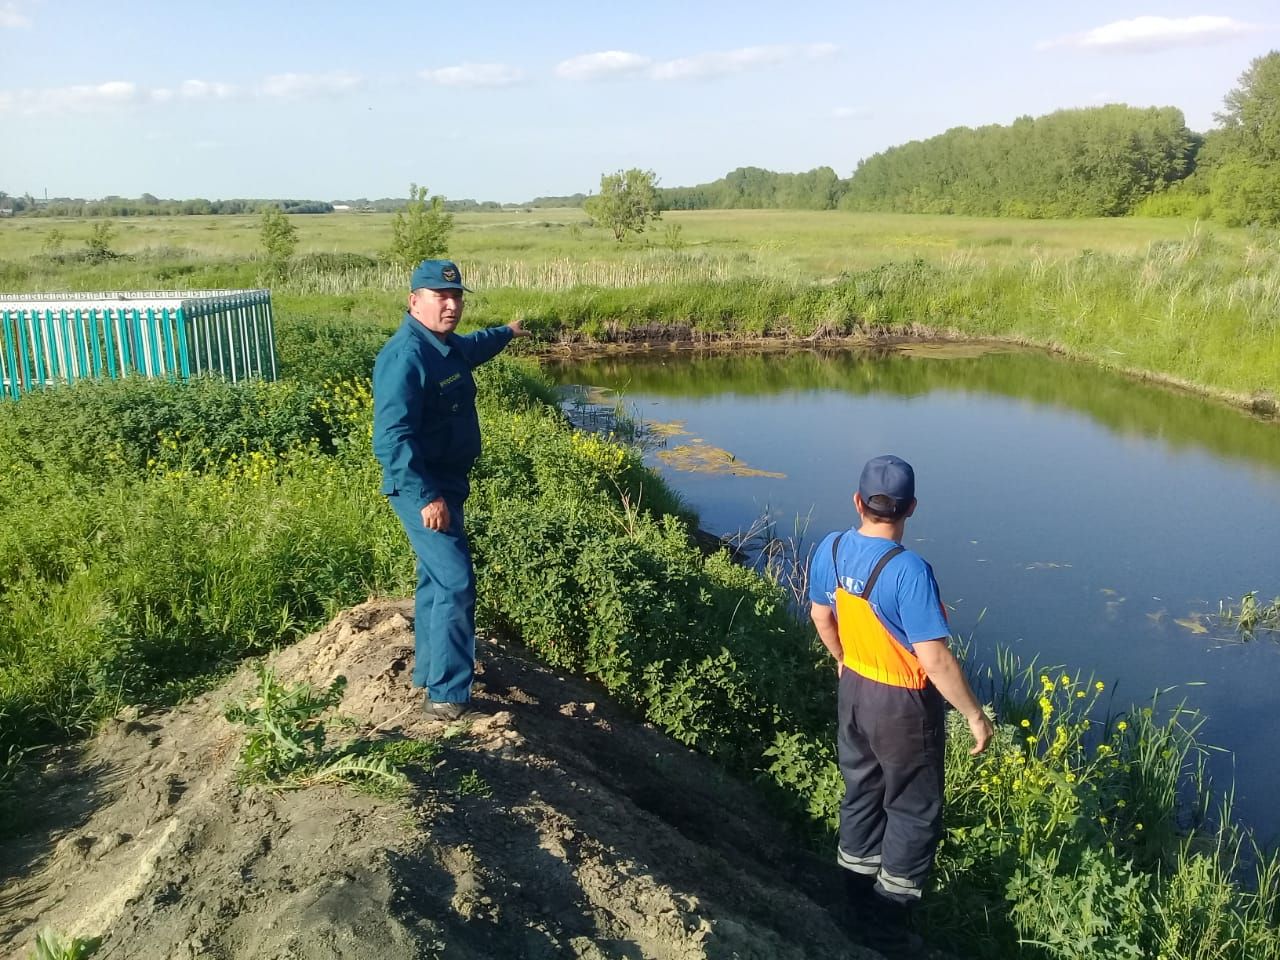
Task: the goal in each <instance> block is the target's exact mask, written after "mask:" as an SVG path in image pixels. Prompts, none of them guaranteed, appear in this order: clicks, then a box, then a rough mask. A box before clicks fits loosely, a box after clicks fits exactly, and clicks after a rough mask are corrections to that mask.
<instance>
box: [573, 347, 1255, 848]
mask: <svg viewBox="0 0 1280 960" xmlns="http://www.w3.org/2000/svg"><path fill="white" fill-rule="evenodd" d="M551 372H552V375H553V376H555V377H556V378H557V379H559V380H560V381H561V382H563V383H576V384H590V385H594V386H598V387H605V388H609V389H612V390H615V391H618V393H619V394H620V395H621V396H622V398H623V402H624V405H625V407H626V409H628V410H631V411H633V412H634V413H635V415H636V416H637V417H638V418H639V419H640V420H641V421H642V422H644V421H650V422H654V423H672V422H676V421H678V422H680V424H681V426H680V429H681V430H682V431H684V433H685V436H680V437H678V438H676V439H675V440H673V441H672V443H681V444H686V445H687V444H689V443H691V442H692V441H693V440H697V441H700V442H701V443H703V444H705V445H706V446H708V447H715V448H719V449H720V450H721V451H725V452H728V453H729V454H731V455H732V456H733V457H734V458H735V459H736V460H737V461H740V462H742V463H745V464H750V466H751V467H752V468H753V469H754V470H757V471H759V472H760V473H765V474H768V473H776V474H782V475H783V476H775V477H770V476H759V475H753V476H734V475H708V474H703V473H697V472H688V471H682V470H677V469H674V468H672V467H671V466H668V465H667V464H664V462H663V461H662V459H661V458H660V457H659V456H658V454H659V453H660V452H661V451H659V450H654V451H651V452H650V455H649V457H650V462H651V463H652V464H653V465H654V466H655V468H657V469H659V470H661V471H662V472H663V473H664V475H665V476H667V477H668V479H669V480H670V481H671V483H672V484H673V486H675V487H676V489H677V490H679V491H680V492H681V494H682V495H683V496H684V497H685V498H686V499H687V500H688V502H689V503H690V505H691V506H692V507H693V508H694V509H696V510H697V511H698V513H699V514H700V516H701V517H702V520H703V522H704V525H706V526H707V527H708V528H709V529H711V530H713V531H716V532H717V533H726V532H733V531H736V530H739V529H743V528H746V527H749V526H751V525H752V524H753V523H754V522H756V521H757V520H758V519H759V518H760V517H761V515H762V514H765V513H767V514H769V515H771V516H772V517H773V518H774V519H775V520H776V521H777V522H778V524H779V526H780V527H781V528H784V529H788V530H789V529H790V528H791V526H792V522H793V518H795V517H797V516H799V517H807V518H808V522H809V527H808V533H807V535H806V539H807V541H808V542H810V543H813V542H816V541H817V540H818V539H820V538H821V536H822V535H823V534H824V533H825V532H826V531H828V530H831V529H836V528H840V527H846V526H848V525H850V524H851V523H852V522H853V521H854V517H853V511H852V505H851V503H850V496H851V493H852V489H853V485H854V482H855V480H856V477H857V472H858V470H859V469H860V468H861V464H862V463H863V462H864V461H865V460H866V459H867V458H868V457H871V456H875V455H877V454H880V453H885V452H893V453H897V454H899V455H901V456H904V457H905V458H906V459H908V460H910V461H911V462H912V463H913V464H914V465H915V467H916V471H917V476H918V494H919V497H920V509H919V510H918V512H917V515H916V517H915V519H913V521H912V522H911V524H910V525H909V527H908V533H907V540H908V546H911V547H914V548H916V549H918V550H919V551H920V552H921V553H923V554H924V555H925V556H927V557H928V558H929V560H930V561H931V562H932V563H933V565H934V567H935V569H936V570H937V572H938V577H939V581H940V583H941V585H942V589H943V592H944V595H945V598H946V599H947V601H948V602H949V603H950V604H951V605H952V606H953V608H954V610H955V617H954V623H955V625H956V628H957V630H958V632H960V633H962V634H965V635H969V634H972V636H973V639H974V648H975V650H976V652H977V654H978V656H980V657H983V656H986V657H989V656H990V655H991V652H992V651H993V649H994V647H995V646H996V645H1004V646H1009V647H1012V648H1014V649H1015V650H1016V651H1018V652H1019V653H1020V654H1021V655H1022V656H1023V657H1024V659H1030V658H1031V657H1033V656H1037V657H1039V658H1040V659H1041V660H1042V661H1044V662H1046V663H1052V664H1068V665H1070V666H1071V667H1072V668H1079V669H1083V670H1085V671H1089V670H1093V671H1095V672H1096V673H1097V675H1098V676H1099V677H1101V678H1103V679H1106V680H1109V681H1110V680H1117V681H1119V684H1120V690H1121V695H1122V696H1125V697H1129V698H1132V699H1145V698H1147V697H1149V696H1150V694H1151V693H1152V692H1153V691H1154V690H1156V689H1163V688H1166V687H1175V688H1180V689H1181V690H1182V691H1183V692H1185V694H1186V696H1187V699H1188V701H1189V702H1191V703H1193V704H1194V705H1196V706H1198V707H1200V708H1202V709H1204V710H1205V711H1206V712H1207V713H1208V714H1209V715H1210V717H1211V721H1210V723H1209V725H1208V727H1207V736H1208V737H1209V739H1210V740H1211V741H1212V742H1214V743H1217V744H1221V745H1223V746H1226V747H1229V748H1231V749H1232V750H1234V751H1236V753H1237V756H1238V764H1239V766H1238V769H1237V770H1236V774H1237V780H1238V785H1239V798H1240V812H1241V813H1242V815H1244V816H1245V817H1246V818H1247V819H1248V820H1250V821H1251V822H1253V823H1255V824H1258V825H1260V826H1263V827H1265V828H1266V829H1268V830H1274V829H1275V828H1276V827H1277V826H1280V815H1277V813H1276V812H1275V811H1273V810H1272V807H1273V806H1274V805H1273V804H1271V803H1269V802H1267V801H1266V799H1265V798H1266V797H1267V796H1268V794H1272V795H1274V794H1276V793H1277V792H1280V769H1278V768H1277V767H1276V766H1275V765H1273V764H1272V763H1271V761H1270V758H1269V755H1268V753H1269V752H1268V751H1266V747H1265V744H1264V743H1262V742H1260V740H1261V738H1260V737H1259V731H1266V730H1269V729H1270V727H1271V723H1272V720H1273V718H1274V716H1275V713H1276V709H1277V707H1280V692H1277V688H1278V686H1280V644H1277V643H1274V642H1255V643H1241V642H1239V640H1238V639H1237V637H1236V634H1235V632H1234V630H1233V629H1232V628H1231V627H1230V625H1227V624H1224V623H1223V622H1222V621H1221V620H1220V619H1219V618H1218V617H1217V616H1216V613H1217V611H1218V607H1219V603H1220V602H1221V601H1223V600H1224V599H1227V598H1233V597H1234V598H1238V597H1240V596H1241V595H1242V594H1243V593H1244V592H1245V591H1248V590H1258V591H1259V593H1260V594H1261V595H1262V596H1263V597H1266V598H1269V597H1271V596H1274V595H1276V594H1277V593H1280V579H1278V577H1277V574H1278V572H1280V571H1278V570H1277V565H1276V563H1275V554H1276V548H1275V544H1276V543H1277V542H1280V427H1278V426H1277V425H1275V424H1272V423H1267V422H1263V421H1259V420H1257V419H1254V418H1251V417H1249V416H1247V415H1244V414H1241V413H1238V412H1237V411H1235V410H1233V409H1231V408H1228V407H1225V406H1223V405H1220V404H1216V403H1212V402H1208V401H1204V400H1201V399H1199V398H1196V397H1193V396H1189V395H1186V394H1182V393H1178V392H1175V391H1171V390H1166V389H1161V388H1157V387H1152V386H1149V385H1144V384H1140V383H1136V382H1134V381H1132V380H1129V379H1126V378H1124V377H1120V376H1116V375H1112V374H1108V373H1106V372H1103V371H1100V370H1097V369H1095V368H1092V367H1088V366H1084V365H1081V364H1074V363H1070V362H1066V361H1063V360H1060V359H1057V358H1054V357H1049V356H1045V355H1043V354H1040V353H1036V352H1031V351H1023V350H1014V349H1002V350H998V351H994V352H990V353H986V354H984V355H980V356H973V355H971V354H965V353H962V354H961V355H959V356H956V355H954V353H953V352H947V353H943V354H942V355H931V353H930V351H917V352H916V353H915V355H908V354H904V353H900V352H895V351H890V350H876V351H867V352H825V351H799V352H771V353H751V352H735V353H721V354H716V355H711V356H691V355H687V354H686V355H681V354H674V353H665V352H664V353H659V354H648V355H623V356H614V357H605V358H598V359H593V360H587V361H583V362H580V363H574V364H562V365H558V366H553V367H552V368H551ZM1200 681H1204V682H1205V685H1204V686H1188V684H1192V683H1198V682H1200ZM1177 696H1179V694H1174V697H1175V699H1176V698H1177ZM1217 770H1218V772H1219V773H1223V772H1225V771H1227V770H1229V766H1224V764H1223V760H1222V758H1219V762H1218V766H1217Z"/></svg>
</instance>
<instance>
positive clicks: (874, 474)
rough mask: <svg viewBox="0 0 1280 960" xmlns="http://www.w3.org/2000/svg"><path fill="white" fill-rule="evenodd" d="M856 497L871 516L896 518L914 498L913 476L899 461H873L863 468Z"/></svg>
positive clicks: (907, 465)
mask: <svg viewBox="0 0 1280 960" xmlns="http://www.w3.org/2000/svg"><path fill="white" fill-rule="evenodd" d="M858 493H860V494H862V502H863V504H865V505H866V506H867V507H870V508H871V511H872V512H873V513H877V514H880V515H881V516H885V517H893V518H896V517H898V516H900V515H901V514H902V513H903V512H905V511H906V509H907V507H909V506H910V505H911V501H912V500H914V499H915V498H916V472H915V471H914V470H912V469H911V464H909V463H907V461H905V460H903V459H902V458H901V457H895V456H892V455H886V456H883V457H874V458H872V459H871V460H868V461H867V465H866V466H865V467H863V468H862V477H861V478H860V479H859V480H858ZM877 498H878V499H877Z"/></svg>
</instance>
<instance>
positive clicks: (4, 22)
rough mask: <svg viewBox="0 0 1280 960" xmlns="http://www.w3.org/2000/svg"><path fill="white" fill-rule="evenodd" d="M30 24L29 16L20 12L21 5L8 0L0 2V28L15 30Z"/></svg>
mask: <svg viewBox="0 0 1280 960" xmlns="http://www.w3.org/2000/svg"><path fill="white" fill-rule="evenodd" d="M29 26H31V18H30V17H29V16H27V15H26V14H25V13H23V12H22V5H21V4H19V3H17V2H15V0H10V2H8V3H0V30H17V29H19V28H20V27H29Z"/></svg>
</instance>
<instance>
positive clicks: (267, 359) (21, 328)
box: [0, 290, 276, 398]
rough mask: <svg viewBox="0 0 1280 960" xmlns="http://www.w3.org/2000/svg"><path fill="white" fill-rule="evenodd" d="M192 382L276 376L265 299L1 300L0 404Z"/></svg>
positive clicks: (212, 293) (221, 295) (241, 295)
mask: <svg viewBox="0 0 1280 960" xmlns="http://www.w3.org/2000/svg"><path fill="white" fill-rule="evenodd" d="M197 374H219V375H221V376H224V377H227V378H228V379H230V380H232V381H239V380H244V379H247V378H250V377H258V378H261V379H264V380H274V379H275V378H276V353H275V327H274V324H273V322H272V316H271V291H269V290H203V291H192V292H164V291H161V292H152V293H121V294H104V293H93V294H58V295H56V296H54V295H48V294H36V295H29V294H28V295H22V294H3V295H0V396H7V397H11V398H17V397H19V396H21V395H22V394H23V393H24V392H26V391H27V390H30V389H33V388H35V387H41V386H48V385H51V384H55V383H71V382H74V381H76V380H84V379H89V378H96V379H103V378H109V379H113V380H114V379H118V378H120V377H127V376H144V377H167V378H168V379H171V380H178V379H181V380H187V379H190V378H191V377H192V376H195V375H197Z"/></svg>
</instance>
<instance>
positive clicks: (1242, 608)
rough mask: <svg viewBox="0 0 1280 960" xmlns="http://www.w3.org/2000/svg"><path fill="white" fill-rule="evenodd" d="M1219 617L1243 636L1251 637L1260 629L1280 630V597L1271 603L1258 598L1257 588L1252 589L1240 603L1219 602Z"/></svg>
mask: <svg viewBox="0 0 1280 960" xmlns="http://www.w3.org/2000/svg"><path fill="white" fill-rule="evenodd" d="M1218 618H1219V619H1220V620H1221V621H1222V622H1223V623H1227V624H1231V625H1233V626H1234V627H1235V628H1236V631H1237V632H1238V633H1239V634H1240V635H1241V636H1243V637H1246V638H1251V637H1253V636H1254V635H1255V634H1257V633H1258V632H1260V631H1276V630H1280V597H1276V598H1275V599H1274V600H1272V601H1271V602H1270V603H1265V602H1264V601H1262V600H1259V599H1258V593H1257V591H1256V590H1250V591H1249V592H1248V593H1246V594H1245V595H1244V596H1243V597H1241V598H1240V602H1239V603H1238V604H1228V603H1225V602H1219V604H1218Z"/></svg>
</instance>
